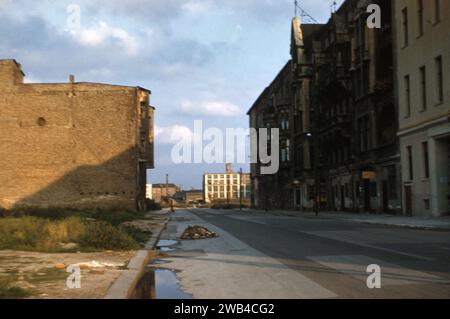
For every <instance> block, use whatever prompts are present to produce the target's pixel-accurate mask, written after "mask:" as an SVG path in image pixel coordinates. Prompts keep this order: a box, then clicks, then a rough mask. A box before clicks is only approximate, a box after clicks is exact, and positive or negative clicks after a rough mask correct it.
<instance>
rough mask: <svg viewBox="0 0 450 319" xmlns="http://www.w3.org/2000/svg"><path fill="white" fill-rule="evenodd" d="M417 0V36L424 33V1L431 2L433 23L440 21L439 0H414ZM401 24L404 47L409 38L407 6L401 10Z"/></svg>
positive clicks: (407, 43)
mask: <svg viewBox="0 0 450 319" xmlns="http://www.w3.org/2000/svg"><path fill="white" fill-rule="evenodd" d="M416 1H417V14H416V21H417V24H416V26H417V29H416V30H417V36H418V37H420V36H422V35H423V34H424V28H425V10H424V2H425V1H431V2H433V12H432V13H431V14H432V15H433V24H434V25H436V24H438V23H439V22H440V21H441V0H416ZM446 1H447V0H446ZM402 26H403V45H404V46H405V47H406V46H408V45H409V42H410V41H409V40H410V39H409V38H410V25H409V12H408V7H405V8H404V9H403V10H402Z"/></svg>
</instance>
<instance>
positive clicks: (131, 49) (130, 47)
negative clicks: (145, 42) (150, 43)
mask: <svg viewBox="0 0 450 319" xmlns="http://www.w3.org/2000/svg"><path fill="white" fill-rule="evenodd" d="M70 34H71V35H72V36H73V38H74V39H75V40H76V41H77V42H79V43H80V44H82V45H84V46H90V47H98V46H103V45H106V44H107V43H108V42H112V43H113V44H116V45H119V46H121V47H122V48H123V49H125V50H126V52H127V53H128V54H129V55H136V54H137V53H138V51H139V44H138V42H137V40H136V39H135V38H134V37H132V36H131V35H130V34H129V33H128V32H127V31H125V30H124V29H121V28H114V27H110V26H108V24H106V23H105V22H103V21H100V22H99V23H98V24H96V25H94V26H92V27H89V28H80V29H74V30H70Z"/></svg>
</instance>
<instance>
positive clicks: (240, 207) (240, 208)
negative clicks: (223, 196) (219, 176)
mask: <svg viewBox="0 0 450 319" xmlns="http://www.w3.org/2000/svg"><path fill="white" fill-rule="evenodd" d="M239 210H240V211H242V168H241V169H240V170H239Z"/></svg>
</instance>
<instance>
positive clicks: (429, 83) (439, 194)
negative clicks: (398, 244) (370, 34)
mask: <svg viewBox="0 0 450 319" xmlns="http://www.w3.org/2000/svg"><path fill="white" fill-rule="evenodd" d="M392 2H393V3H394V19H393V21H394V27H395V36H396V41H395V42H396V50H395V53H396V54H395V60H396V69H397V72H396V73H397V74H396V82H397V91H398V97H399V99H398V106H399V115H398V119H399V122H400V130H399V132H398V135H399V137H400V149H401V162H402V166H401V167H402V169H401V173H402V182H403V210H404V213H405V214H406V215H414V216H419V215H424V216H442V215H446V214H449V213H450V1H448V0H433V1H431V0H423V1H409V0H397V1H392Z"/></svg>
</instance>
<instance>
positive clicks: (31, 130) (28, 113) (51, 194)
mask: <svg viewBox="0 0 450 319" xmlns="http://www.w3.org/2000/svg"><path fill="white" fill-rule="evenodd" d="M23 80H24V73H23V72H22V69H21V65H20V64H19V63H17V62H16V61H15V60H0V208H2V209H19V208H27V207H33V208H53V207H55V208H73V209H85V208H105V209H111V208H113V209H118V208H120V209H129V210H144V209H145V197H146V184H147V169H151V168H153V165H154V164H153V136H154V135H153V113H154V108H153V107H152V106H151V105H150V95H151V92H150V91H149V90H147V89H144V88H141V87H129V86H120V85H110V84H101V83H84V82H75V80H74V77H73V76H71V77H70V81H69V83H58V84H54V83H47V84H25V83H24V81H23Z"/></svg>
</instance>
